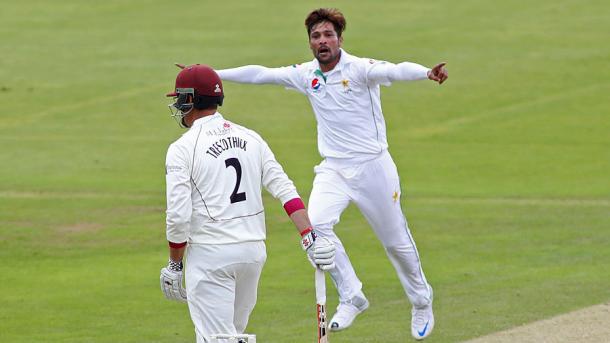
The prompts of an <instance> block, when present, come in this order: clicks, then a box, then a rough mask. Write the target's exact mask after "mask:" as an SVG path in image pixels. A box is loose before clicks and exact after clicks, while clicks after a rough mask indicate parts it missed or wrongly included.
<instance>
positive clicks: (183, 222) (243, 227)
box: [166, 112, 299, 244]
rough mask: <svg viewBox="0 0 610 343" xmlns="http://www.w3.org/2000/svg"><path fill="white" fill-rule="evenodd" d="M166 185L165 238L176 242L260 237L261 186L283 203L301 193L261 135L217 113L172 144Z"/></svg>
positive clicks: (262, 226)
mask: <svg viewBox="0 0 610 343" xmlns="http://www.w3.org/2000/svg"><path fill="white" fill-rule="evenodd" d="M166 184H167V217H166V224H167V240H168V241H170V242H174V243H182V242H186V241H188V242H189V243H200V244H228V243H239V242H248V241H260V240H264V239H265V238H266V233H265V231H266V230H265V215H264V211H263V201H262V196H261V190H262V187H263V186H264V187H265V188H266V189H267V190H268V191H269V192H270V193H271V195H273V196H274V197H275V198H277V199H279V200H280V201H281V202H282V204H285V203H286V202H287V201H289V200H291V199H294V198H298V197H299V195H298V193H297V191H296V188H295V186H294V184H293V182H292V181H291V180H290V179H289V178H288V176H287V175H286V173H284V170H283V169H282V167H281V166H280V164H279V163H278V162H277V161H276V160H275V157H274V155H273V153H272V152H271V149H270V148H269V146H268V145H267V143H266V142H265V141H264V140H263V139H262V138H261V136H259V135H258V134H257V133H256V132H254V131H252V130H249V129H247V128H245V127H243V126H239V125H237V124H235V123H232V122H230V121H227V120H225V119H224V118H223V117H222V115H221V114H220V113H218V112H217V113H215V114H214V115H211V116H206V117H203V118H200V119H198V120H196V121H195V122H194V123H193V125H192V127H191V128H190V129H189V130H188V131H187V132H186V133H185V134H184V135H183V136H182V137H180V138H179V139H178V140H177V141H176V142H174V143H173V144H171V145H170V147H169V149H168V151H167V158H166Z"/></svg>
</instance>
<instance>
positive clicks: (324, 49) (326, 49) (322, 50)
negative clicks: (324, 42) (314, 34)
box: [318, 46, 330, 55]
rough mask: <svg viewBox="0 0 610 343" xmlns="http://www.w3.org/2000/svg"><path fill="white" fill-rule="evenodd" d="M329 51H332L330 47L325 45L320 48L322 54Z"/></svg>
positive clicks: (319, 51)
mask: <svg viewBox="0 0 610 343" xmlns="http://www.w3.org/2000/svg"><path fill="white" fill-rule="evenodd" d="M328 53H330V49H329V48H327V47H325V46H323V47H321V48H320V49H318V54H320V55H321V54H328Z"/></svg>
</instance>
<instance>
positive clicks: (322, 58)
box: [314, 49, 341, 64]
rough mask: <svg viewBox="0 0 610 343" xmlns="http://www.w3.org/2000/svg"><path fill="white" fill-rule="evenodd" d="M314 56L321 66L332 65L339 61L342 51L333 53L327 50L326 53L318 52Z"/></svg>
mask: <svg viewBox="0 0 610 343" xmlns="http://www.w3.org/2000/svg"><path fill="white" fill-rule="evenodd" d="M314 55H315V57H316V59H317V60H318V62H319V63H320V64H330V63H333V62H335V61H337V60H338V59H339V56H340V55H341V50H337V51H336V53H333V51H332V50H331V49H328V50H325V51H324V52H320V51H316V52H315V53H314Z"/></svg>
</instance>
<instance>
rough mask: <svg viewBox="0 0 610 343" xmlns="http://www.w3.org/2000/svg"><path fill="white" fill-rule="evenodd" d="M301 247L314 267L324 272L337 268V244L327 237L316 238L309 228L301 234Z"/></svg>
mask: <svg viewBox="0 0 610 343" xmlns="http://www.w3.org/2000/svg"><path fill="white" fill-rule="evenodd" d="M301 237H302V238H301V246H302V247H303V250H305V251H306V252H307V257H308V259H309V261H310V262H311V264H312V265H313V266H314V267H318V268H320V269H322V270H325V271H326V270H331V269H333V268H335V244H334V243H333V242H331V241H330V240H329V239H328V238H326V237H316V233H315V231H313V229H311V228H309V229H306V230H304V231H303V232H302V233H301Z"/></svg>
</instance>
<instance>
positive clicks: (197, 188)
mask: <svg viewBox="0 0 610 343" xmlns="http://www.w3.org/2000/svg"><path fill="white" fill-rule="evenodd" d="M168 96H170V97H172V98H174V102H173V103H172V104H171V105H170V109H172V111H173V116H174V117H175V118H176V119H177V120H178V122H179V124H180V125H181V126H182V127H184V128H188V130H187V131H186V132H185V133H184V135H182V136H181V137H180V138H178V139H177V140H176V141H175V142H174V143H172V144H171V145H170V146H169V148H168V151H167V157H166V164H165V169H166V186H167V216H166V236H167V240H168V242H169V261H168V265H167V267H164V268H163V269H161V275H160V284H161V290H162V291H163V294H164V295H165V297H167V298H168V299H170V300H176V301H181V302H187V303H188V307H189V311H190V314H191V319H192V320H193V324H194V325H195V333H196V336H197V343H211V342H212V340H211V339H212V336H213V335H217V334H220V335H221V337H237V336H236V335H239V336H240V337H241V336H243V335H240V334H243V333H244V330H245V328H246V326H247V324H248V318H249V316H250V313H251V312H252V310H253V308H254V305H255V304H256V293H257V289H258V281H259V278H260V275H261V271H262V268H263V265H264V263H265V260H266V258H267V254H266V251H265V250H266V247H265V238H266V230H265V212H264V209H263V199H262V197H261V191H262V188H263V187H264V188H265V189H267V190H268V191H269V193H271V195H273V197H275V198H276V199H278V200H280V201H281V203H282V205H283V206H284V209H285V210H286V213H287V215H288V216H289V217H290V219H291V220H292V222H293V223H294V225H295V227H296V228H297V230H299V232H300V233H301V237H302V239H301V245H302V246H303V249H304V250H305V251H306V252H307V254H308V256H309V259H310V260H311V262H312V263H313V264H314V265H316V266H317V267H318V268H320V269H322V270H328V269H332V268H333V267H334V262H333V260H334V254H335V247H334V245H333V243H332V242H330V241H329V240H328V239H326V238H318V239H316V236H315V231H313V229H312V227H311V222H310V220H309V218H308V216H307V211H306V210H305V206H304V204H303V202H302V201H301V198H300V197H299V194H298V193H297V190H296V188H295V186H294V184H293V182H292V181H291V180H290V179H289V178H288V176H287V175H286V173H284V170H283V169H282V166H281V165H280V164H279V163H278V162H277V161H276V159H275V157H274V155H273V152H272V151H271V149H270V148H269V146H268V145H267V143H266V142H265V140H263V138H262V137H261V136H260V135H258V134H257V133H256V132H254V131H252V130H249V129H247V128H245V127H243V126H241V125H238V124H236V123H234V122H231V121H229V120H227V119H225V118H224V117H223V115H222V114H220V113H219V112H218V106H221V105H222V104H223V101H224V88H223V86H222V82H221V80H220V78H219V77H218V74H216V72H215V71H214V70H213V69H212V68H210V67H208V66H204V65H192V66H188V67H186V68H184V69H183V70H182V71H180V73H179V74H178V76H177V77H176V84H175V88H174V90H173V91H172V92H171V93H170V94H168ZM187 247H188V249H187ZM185 256H186V260H187V262H186V266H184V263H183V258H184V257H185ZM183 269H184V270H185V273H186V274H185V279H186V289H185V288H183V284H182V275H183V274H182V273H183ZM220 341H222V342H229V340H228V339H227V338H222V339H220Z"/></svg>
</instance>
